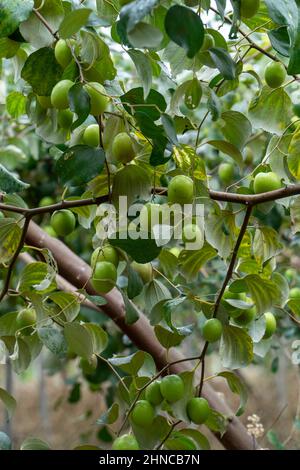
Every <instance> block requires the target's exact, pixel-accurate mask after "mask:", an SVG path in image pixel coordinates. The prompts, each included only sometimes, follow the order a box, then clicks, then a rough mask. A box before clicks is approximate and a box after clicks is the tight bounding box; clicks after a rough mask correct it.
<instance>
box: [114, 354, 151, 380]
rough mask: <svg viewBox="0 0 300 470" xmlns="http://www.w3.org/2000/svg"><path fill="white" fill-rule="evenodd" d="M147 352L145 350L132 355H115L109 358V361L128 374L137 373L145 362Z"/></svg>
mask: <svg viewBox="0 0 300 470" xmlns="http://www.w3.org/2000/svg"><path fill="white" fill-rule="evenodd" d="M145 354H146V353H145V352H144V351H137V352H136V353H134V354H131V355H130V356H114V357H112V358H110V359H109V362H110V363H111V364H112V365H113V366H115V367H120V369H122V370H123V371H124V372H126V373H127V374H130V375H137V373H138V371H139V370H140V368H141V367H142V365H143V364H144V362H145Z"/></svg>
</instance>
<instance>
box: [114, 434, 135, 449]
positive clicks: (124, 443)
mask: <svg viewBox="0 0 300 470" xmlns="http://www.w3.org/2000/svg"><path fill="white" fill-rule="evenodd" d="M112 450H139V445H138V442H137V440H136V438H135V437H134V436H133V435H132V434H124V435H123V436H120V437H117V439H115V440H114V442H113V445H112Z"/></svg>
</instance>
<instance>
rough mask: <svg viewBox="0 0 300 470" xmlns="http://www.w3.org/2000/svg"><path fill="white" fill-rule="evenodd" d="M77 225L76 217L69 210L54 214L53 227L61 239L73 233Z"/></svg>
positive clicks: (52, 218)
mask: <svg viewBox="0 0 300 470" xmlns="http://www.w3.org/2000/svg"><path fill="white" fill-rule="evenodd" d="M75 225H76V218H75V215H74V214H73V212H71V211H69V210H68V209H62V210H60V211H56V212H54V213H53V214H52V217H51V226H52V228H53V229H54V230H55V232H56V233H57V235H59V236H60V237H65V236H67V235H69V234H70V233H72V232H73V230H74V229H75Z"/></svg>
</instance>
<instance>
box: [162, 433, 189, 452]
mask: <svg viewBox="0 0 300 470" xmlns="http://www.w3.org/2000/svg"><path fill="white" fill-rule="evenodd" d="M164 449H167V450H186V451H191V450H196V449H197V446H196V443H195V442H194V441H193V440H192V439H190V438H189V437H187V436H185V435H184V434H182V433H181V431H173V432H172V434H171V435H170V437H169V438H168V439H167V440H166V442H165V443H164Z"/></svg>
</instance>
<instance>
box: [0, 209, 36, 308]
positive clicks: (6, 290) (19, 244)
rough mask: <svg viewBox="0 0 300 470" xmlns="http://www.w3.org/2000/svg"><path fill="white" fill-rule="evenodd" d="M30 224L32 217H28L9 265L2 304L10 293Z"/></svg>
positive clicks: (2, 293)
mask: <svg viewBox="0 0 300 470" xmlns="http://www.w3.org/2000/svg"><path fill="white" fill-rule="evenodd" d="M29 223H30V217H26V218H25V222H24V226H23V229H22V234H21V238H20V241H19V243H18V247H17V249H16V251H15V253H14V255H13V257H12V259H11V261H10V263H9V266H8V271H7V274H6V277H5V282H4V286H3V288H2V291H1V293H0V302H1V301H2V300H3V298H4V297H5V296H6V294H7V292H8V289H9V283H10V279H11V276H12V272H13V269H14V266H15V264H16V261H17V259H18V256H19V254H20V253H21V251H22V249H23V246H24V243H25V238H26V235H27V231H28V227H29Z"/></svg>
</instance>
